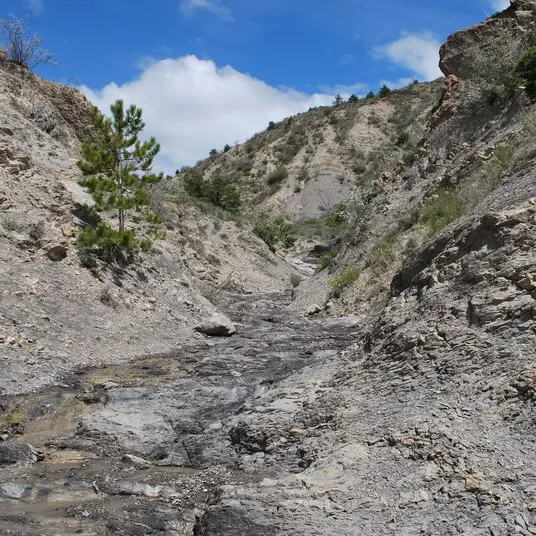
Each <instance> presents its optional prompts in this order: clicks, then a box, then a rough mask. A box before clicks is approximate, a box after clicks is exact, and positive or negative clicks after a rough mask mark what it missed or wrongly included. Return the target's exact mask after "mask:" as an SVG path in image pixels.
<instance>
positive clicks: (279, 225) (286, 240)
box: [253, 214, 296, 252]
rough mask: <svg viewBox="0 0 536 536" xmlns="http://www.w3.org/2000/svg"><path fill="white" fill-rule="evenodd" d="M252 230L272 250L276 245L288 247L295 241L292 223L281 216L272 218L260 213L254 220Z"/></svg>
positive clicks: (273, 250) (274, 249)
mask: <svg viewBox="0 0 536 536" xmlns="http://www.w3.org/2000/svg"><path fill="white" fill-rule="evenodd" d="M253 232H254V233H255V234H256V235H257V236H258V237H259V238H260V239H261V240H262V241H264V242H265V243H266V244H267V245H268V247H269V248H270V251H272V252H275V251H276V248H277V246H281V247H283V248H289V247H292V246H293V245H294V243H295V242H296V237H295V235H294V230H293V226H292V224H290V223H288V222H287V221H286V220H285V219H284V218H282V217H281V216H278V217H275V218H273V217H270V216H268V215H266V214H263V215H261V216H260V217H259V218H258V219H257V221H256V222H255V225H254V227H253Z"/></svg>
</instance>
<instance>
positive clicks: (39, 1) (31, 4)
mask: <svg viewBox="0 0 536 536" xmlns="http://www.w3.org/2000/svg"><path fill="white" fill-rule="evenodd" d="M24 1H25V3H26V5H27V6H28V8H29V9H30V11H31V12H32V13H33V14H34V15H41V14H42V13H43V10H44V8H45V6H44V5H43V0H24Z"/></svg>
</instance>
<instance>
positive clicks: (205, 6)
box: [180, 0, 233, 20]
mask: <svg viewBox="0 0 536 536" xmlns="http://www.w3.org/2000/svg"><path fill="white" fill-rule="evenodd" d="M180 10H181V11H182V13H183V14H184V15H191V14H192V13H194V12H195V11H207V12H209V13H212V14H214V15H218V16H219V17H221V18H222V19H227V20H232V19H233V13H232V11H231V9H230V8H228V7H227V6H226V5H224V4H222V3H221V2H220V0H182V2H181V3H180Z"/></svg>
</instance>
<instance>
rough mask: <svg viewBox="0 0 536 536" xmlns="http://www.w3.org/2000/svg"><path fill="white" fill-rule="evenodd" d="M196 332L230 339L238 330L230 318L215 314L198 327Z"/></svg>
mask: <svg viewBox="0 0 536 536" xmlns="http://www.w3.org/2000/svg"><path fill="white" fill-rule="evenodd" d="M195 331H197V332H198V333H203V334H205V335H208V336H210V337H230V336H231V335H233V334H234V333H236V328H235V325H234V324H233V322H232V321H231V319H230V318H228V317H226V316H225V315H222V314H214V315H212V317H211V318H210V319H208V320H205V321H204V322H203V323H202V324H201V325H199V326H197V327H196V328H195Z"/></svg>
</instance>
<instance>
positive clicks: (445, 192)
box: [418, 188, 465, 234]
mask: <svg viewBox="0 0 536 536" xmlns="http://www.w3.org/2000/svg"><path fill="white" fill-rule="evenodd" d="M464 213H465V203H464V199H463V198H462V195H461V194H460V192H459V191H458V190H454V189H452V188H440V189H439V190H438V192H437V195H436V196H435V197H434V198H433V199H430V200H428V201H426V202H425V203H424V205H423V206H422V207H421V209H420V211H419V216H418V221H419V222H420V223H422V224H423V225H424V226H426V227H427V228H428V229H429V231H430V233H431V234H433V233H437V232H438V231H440V230H441V229H443V228H444V227H446V226H447V225H448V224H449V223H452V222H453V221H455V220H457V219H458V218H460V217H461V216H463V214H464Z"/></svg>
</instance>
